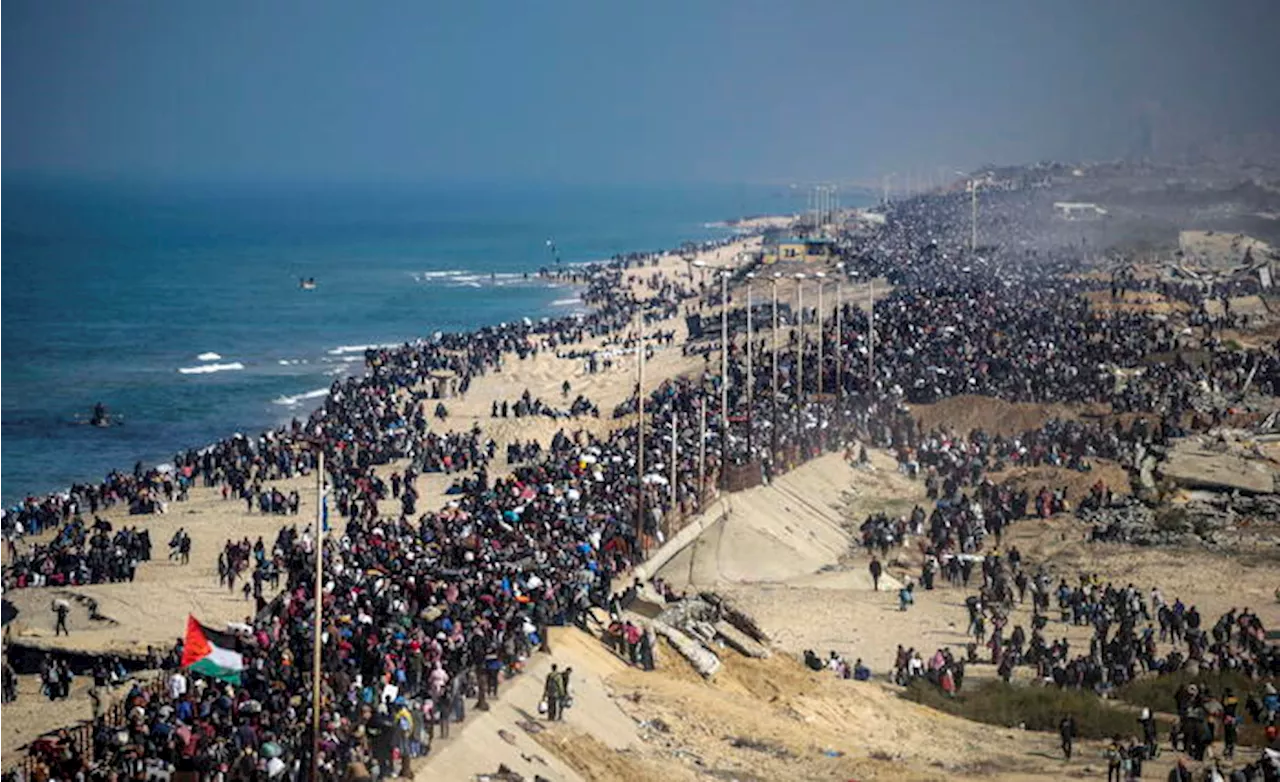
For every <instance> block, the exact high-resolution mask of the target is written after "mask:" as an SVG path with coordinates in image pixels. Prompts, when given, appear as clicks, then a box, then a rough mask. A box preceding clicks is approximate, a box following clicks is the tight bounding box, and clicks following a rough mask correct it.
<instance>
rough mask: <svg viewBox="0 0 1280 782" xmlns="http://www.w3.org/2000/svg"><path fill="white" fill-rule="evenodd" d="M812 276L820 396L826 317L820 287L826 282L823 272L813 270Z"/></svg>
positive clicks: (820, 392) (819, 390) (820, 395)
mask: <svg viewBox="0 0 1280 782" xmlns="http://www.w3.org/2000/svg"><path fill="white" fill-rule="evenodd" d="M813 276H814V277H816V278H817V280H818V397H819V398H821V397H822V369H823V366H822V327H823V321H824V320H825V319H826V318H825V314H824V313H823V311H822V287H823V283H824V282H826V277H827V275H826V273H825V272H814V275H813Z"/></svg>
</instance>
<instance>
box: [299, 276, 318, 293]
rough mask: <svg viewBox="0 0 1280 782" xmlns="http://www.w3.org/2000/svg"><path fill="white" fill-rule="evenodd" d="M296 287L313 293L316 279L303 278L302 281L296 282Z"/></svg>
mask: <svg viewBox="0 0 1280 782" xmlns="http://www.w3.org/2000/svg"><path fill="white" fill-rule="evenodd" d="M298 287H299V288H301V289H303V290H304V291H313V290H315V289H316V278H315V277H303V278H302V279H300V280H298Z"/></svg>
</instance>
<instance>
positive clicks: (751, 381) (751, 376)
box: [747, 272, 756, 407]
mask: <svg viewBox="0 0 1280 782" xmlns="http://www.w3.org/2000/svg"><path fill="white" fill-rule="evenodd" d="M755 279H756V275H755V272H747V406H748V407H750V406H751V399H752V396H753V395H754V387H755V380H756V376H755V373H754V372H753V371H752V366H751V336H752V332H751V286H752V285H753V284H754V283H755Z"/></svg>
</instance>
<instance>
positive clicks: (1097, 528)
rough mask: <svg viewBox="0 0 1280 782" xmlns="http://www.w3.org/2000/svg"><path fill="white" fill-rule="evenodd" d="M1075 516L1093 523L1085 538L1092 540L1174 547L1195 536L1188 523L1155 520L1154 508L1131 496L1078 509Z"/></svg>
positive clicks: (1173, 520) (1174, 520)
mask: <svg viewBox="0 0 1280 782" xmlns="http://www.w3.org/2000/svg"><path fill="white" fill-rule="evenodd" d="M1076 515H1077V516H1078V517H1079V518H1080V519H1081V520H1082V521H1084V522H1086V523H1089V524H1092V525H1093V529H1092V531H1091V532H1090V533H1089V540H1091V541H1094V542H1107V543H1132V544H1134V545H1136V546H1174V545H1179V544H1183V543H1190V542H1193V541H1194V539H1195V535H1194V534H1193V533H1192V531H1191V528H1190V526H1189V525H1185V524H1182V523H1181V520H1180V519H1168V518H1164V519H1159V518H1157V516H1156V513H1155V511H1153V510H1152V509H1151V508H1149V507H1147V506H1146V505H1144V504H1143V503H1141V502H1139V501H1138V500H1136V499H1133V498H1131V497H1126V498H1118V499H1116V500H1115V501H1114V502H1112V504H1111V505H1104V506H1102V507H1100V508H1081V509H1080V510H1079V511H1078V512H1077V514H1076Z"/></svg>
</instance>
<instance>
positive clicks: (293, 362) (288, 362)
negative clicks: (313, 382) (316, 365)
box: [276, 358, 311, 367]
mask: <svg viewBox="0 0 1280 782" xmlns="http://www.w3.org/2000/svg"><path fill="white" fill-rule="evenodd" d="M276 363H277V364H279V365H280V366H282V367H292V366H297V365H298V364H310V363H311V362H310V361H308V360H306V359H305V358H282V359H279V360H278V361H276Z"/></svg>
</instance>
